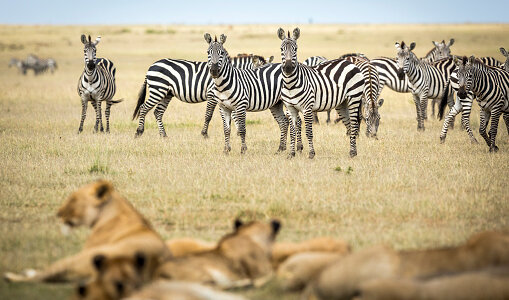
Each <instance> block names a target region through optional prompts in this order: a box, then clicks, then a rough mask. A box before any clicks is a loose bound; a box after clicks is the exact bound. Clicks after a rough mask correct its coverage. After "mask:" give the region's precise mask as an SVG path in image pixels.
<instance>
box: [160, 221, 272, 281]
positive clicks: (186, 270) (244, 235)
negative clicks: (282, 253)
mask: <svg viewBox="0 0 509 300" xmlns="http://www.w3.org/2000/svg"><path fill="white" fill-rule="evenodd" d="M280 226H281V223H280V222H279V221H278V220H272V221H270V222H269V223H262V222H250V223H246V224H244V223H243V222H242V221H240V220H238V219H237V220H235V223H234V231H233V232H232V233H230V234H227V235H226V236H224V237H223V238H222V239H221V240H220V241H219V242H218V243H217V246H216V247H215V248H214V249H212V250H209V251H205V252H201V253H196V254H192V255H188V256H184V257H177V258H173V259H170V260H168V261H166V262H165V263H164V264H162V265H161V266H160V267H159V269H158V270H157V271H156V277H157V278H161V279H171V280H180V281H192V282H199V283H206V284H213V285H217V286H219V287H221V288H230V287H233V286H235V285H238V284H240V285H250V284H253V285H257V284H259V283H260V282H263V281H264V280H266V279H267V278H269V277H270V276H271V275H272V264H271V251H272V245H273V243H274V240H275V238H276V235H277V234H278V232H279V229H280Z"/></svg>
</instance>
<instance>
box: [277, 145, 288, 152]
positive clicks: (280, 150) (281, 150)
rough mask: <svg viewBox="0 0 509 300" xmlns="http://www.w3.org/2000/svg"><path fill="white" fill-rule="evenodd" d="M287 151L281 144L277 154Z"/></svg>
mask: <svg viewBox="0 0 509 300" xmlns="http://www.w3.org/2000/svg"><path fill="white" fill-rule="evenodd" d="M285 151H286V147H282V146H279V149H277V151H276V154H279V153H282V152H285Z"/></svg>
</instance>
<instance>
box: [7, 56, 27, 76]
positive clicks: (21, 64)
mask: <svg viewBox="0 0 509 300" xmlns="http://www.w3.org/2000/svg"><path fill="white" fill-rule="evenodd" d="M12 66H14V67H16V68H18V71H19V72H20V73H21V74H23V75H26V74H27V66H26V64H25V62H24V61H21V60H19V59H17V58H11V61H10V62H9V68H10V67H12Z"/></svg>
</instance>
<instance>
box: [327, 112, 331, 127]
mask: <svg viewBox="0 0 509 300" xmlns="http://www.w3.org/2000/svg"><path fill="white" fill-rule="evenodd" d="M330 111H331V110H330V109H329V110H328V111H327V121H326V123H327V124H329V123H330Z"/></svg>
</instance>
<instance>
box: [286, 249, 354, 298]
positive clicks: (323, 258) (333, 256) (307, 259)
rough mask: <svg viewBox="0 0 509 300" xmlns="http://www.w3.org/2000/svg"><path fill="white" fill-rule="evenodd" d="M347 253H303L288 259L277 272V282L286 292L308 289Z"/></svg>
mask: <svg viewBox="0 0 509 300" xmlns="http://www.w3.org/2000/svg"><path fill="white" fill-rule="evenodd" d="M345 255H347V254H346V253H338V252H319V251H313V252H301V253H297V254H294V255H292V256H290V257H289V258H288V259H286V260H285V261H284V262H283V263H282V264H281V265H280V266H279V268H278V270H277V280H278V283H279V285H280V286H281V287H282V288H283V290H285V291H299V290H302V289H303V288H305V287H306V284H307V283H308V282H310V281H312V280H313V279H314V278H315V277H316V276H317V275H318V274H319V273H320V272H321V271H322V270H323V269H324V268H325V267H326V266H328V265H329V264H331V263H333V262H335V261H338V260H339V259H341V258H342V257H344V256H345Z"/></svg>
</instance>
